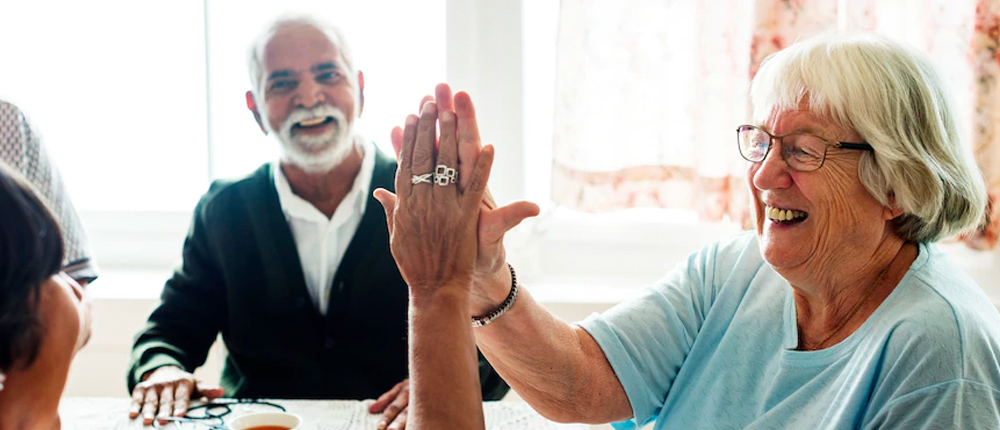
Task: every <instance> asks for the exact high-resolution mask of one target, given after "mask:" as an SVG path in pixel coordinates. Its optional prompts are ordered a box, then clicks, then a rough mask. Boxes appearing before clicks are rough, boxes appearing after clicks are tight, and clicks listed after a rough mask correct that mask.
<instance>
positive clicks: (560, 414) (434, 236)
mask: <svg viewBox="0 0 1000 430" xmlns="http://www.w3.org/2000/svg"><path fill="white" fill-rule="evenodd" d="M460 96H461V97H456V102H455V104H456V113H452V112H450V111H448V110H446V109H439V108H438V106H435V105H434V104H428V105H426V106H425V108H424V110H423V112H422V115H421V117H420V118H419V120H418V119H417V118H416V117H411V118H408V119H407V124H406V129H405V131H403V132H402V133H400V132H399V131H397V132H396V133H394V136H395V140H396V141H397V143H399V144H400V146H401V157H400V160H401V163H400V167H399V169H400V170H399V172H398V175H397V190H398V192H399V195H398V196H394V195H392V194H390V193H388V192H387V191H385V190H380V191H378V192H377V193H376V194H377V197H378V198H379V199H380V201H381V202H382V203H383V205H384V206H385V207H386V210H387V213H389V214H390V217H389V222H390V227H391V228H392V236H391V241H392V249H393V254H394V255H395V256H396V260H397V263H398V264H399V266H400V270H401V271H402V273H403V276H404V278H405V279H406V280H407V281H408V283H409V285H410V287H411V298H412V299H411V305H410V306H411V308H410V310H411V328H410V331H411V337H410V339H411V342H412V343H413V344H412V345H411V386H412V389H413V393H414V396H415V398H414V400H413V402H412V404H411V414H412V418H411V428H416V427H414V426H417V427H419V426H427V427H428V428H437V427H440V425H442V424H443V423H447V422H449V421H450V420H454V419H456V418H455V417H458V416H462V415H461V414H459V413H458V412H460V411H459V409H458V408H461V407H465V406H455V405H456V404H457V403H454V404H453V403H450V401H455V402H458V401H461V398H462V396H463V394H462V393H461V392H457V393H456V392H455V387H459V389H460V390H462V391H464V392H465V394H469V393H473V392H474V389H475V387H476V385H475V384H473V383H472V382H471V381H466V380H467V379H472V378H473V377H474V375H475V373H474V372H473V370H474V369H473V367H472V366H473V365H474V360H472V359H471V358H470V357H473V356H474V355H473V352H474V349H473V340H474V341H475V343H477V344H478V345H479V347H480V349H481V350H482V352H483V353H484V354H485V355H486V356H487V358H488V359H489V360H490V362H491V363H492V364H493V365H494V366H495V368H496V369H497V370H498V371H499V372H500V374H501V375H502V376H503V377H504V379H506V380H507V381H509V382H510V384H511V386H512V387H513V388H514V389H515V390H516V391H517V392H518V394H520V395H521V397H523V398H524V400H525V401H527V402H528V403H529V404H531V405H532V406H533V407H534V408H535V409H536V410H538V411H539V412H540V413H541V414H543V415H545V416H547V417H549V418H551V419H554V420H558V421H568V422H588V423H603V422H610V421H617V423H616V424H615V426H616V427H618V428H637V427H642V426H644V425H646V424H648V423H650V422H655V424H654V428H657V429H723V428H725V429H729V428H753V429H773V428H819V429H854V428H861V429H887V428H892V429H919V428H962V429H987V428H990V429H995V428H1000V362H998V360H1000V316H998V313H997V309H996V308H994V306H993V305H991V304H990V301H989V300H988V299H987V298H986V297H985V295H984V294H983V293H982V292H981V291H980V289H979V287H978V286H977V285H976V284H975V283H974V282H973V281H972V280H971V279H970V278H969V277H968V276H966V275H965V274H964V273H962V271H961V270H959V269H958V268H957V267H956V266H955V265H954V264H953V263H952V262H950V261H949V259H948V257H947V256H946V255H944V254H943V253H942V252H941V251H940V250H938V249H937V248H936V247H935V246H934V245H933V242H935V241H937V240H940V239H942V238H945V237H948V236H951V235H954V234H956V233H959V232H962V231H964V230H966V229H968V228H970V227H973V226H974V225H975V224H976V223H977V222H978V221H979V220H980V218H981V216H982V211H983V208H984V206H985V190H984V184H983V181H982V179H981V177H980V175H979V173H978V172H977V170H976V167H975V165H974V164H973V162H972V161H971V157H970V155H969V154H968V151H967V149H966V148H965V146H964V145H963V142H962V139H961V138H960V133H959V131H958V127H957V125H956V123H957V121H956V116H955V113H954V110H953V108H952V106H951V101H950V100H949V97H948V94H947V92H946V91H945V89H944V86H943V84H942V82H941V79H940V77H939V76H938V74H937V73H936V72H935V70H934V69H933V68H932V67H931V66H930V64H929V62H928V60H927V59H926V58H925V57H924V56H923V55H921V54H919V53H917V52H915V51H913V50H911V49H908V48H905V47H903V46H901V45H899V44H896V43H894V42H890V41H887V40H884V39H881V38H876V37H871V36H865V37H852V38H844V37H836V38H821V39H814V40H811V41H806V42H802V43H798V44H796V45H794V46H792V47H790V48H788V49H786V50H784V51H781V52H779V53H777V54H775V55H773V56H771V57H770V58H769V59H767V60H766V61H765V62H764V64H763V65H762V67H761V69H760V71H759V73H758V74H757V76H756V77H755V78H754V81H753V86H752V90H751V96H752V102H753V113H754V121H755V122H754V123H753V124H749V125H743V126H740V127H738V128H737V133H736V134H737V136H736V137H737V143H738V149H739V151H740V154H741V155H742V156H743V158H745V159H746V160H747V161H748V164H747V174H746V179H747V185H748V186H749V188H750V191H751V193H752V197H753V199H752V200H753V208H754V213H755V214H756V231H754V232H749V233H747V234H743V235H740V236H737V237H735V238H732V239H729V240H725V241H722V242H720V243H714V244H711V245H708V246H706V247H704V248H703V249H701V250H700V251H698V252H696V253H694V254H693V255H691V256H690V257H689V258H688V259H687V261H686V262H684V263H683V264H681V265H680V266H679V267H678V268H676V269H674V270H673V271H672V272H670V273H669V274H668V275H667V276H666V277H664V278H663V279H662V280H660V281H659V282H658V283H657V284H656V285H655V286H654V287H652V288H651V289H649V290H648V292H647V293H646V294H645V295H643V296H642V297H640V298H637V299H634V300H631V301H628V302H625V303H622V304H620V305H618V306H616V307H615V308H613V309H611V310H609V311H607V312H605V313H604V314H601V315H594V316H592V317H590V318H588V319H586V320H585V321H582V322H580V323H577V324H574V325H570V324H566V323H564V322H562V321H560V320H559V319H557V318H555V317H554V316H553V315H552V314H551V313H549V312H548V311H546V310H545V309H544V308H542V307H541V306H540V305H539V304H538V303H537V302H535V301H534V300H533V299H532V297H531V295H530V293H529V292H528V291H527V290H525V289H523V288H521V287H520V286H519V285H518V283H517V282H516V277H515V276H514V271H513V269H512V268H509V267H508V266H507V265H506V264H503V261H504V258H505V257H504V252H503V247H502V245H501V244H500V243H501V242H500V241H499V238H500V237H501V236H502V232H504V231H506V230H507V229H509V228H511V227H512V226H513V225H516V223H517V222H519V221H520V220H521V219H523V218H524V217H526V216H530V215H532V214H533V211H532V210H531V209H533V207H532V208H529V207H527V206H526V205H528V204H526V203H516V204H512V205H510V206H506V207H501V208H497V209H493V208H492V206H491V205H487V206H479V205H476V204H469V201H472V200H475V199H476V198H477V196H478V195H481V193H482V190H481V188H482V184H483V182H484V181H485V179H484V176H486V175H488V173H489V169H488V166H489V164H490V162H491V161H492V158H493V149H492V147H489V146H487V147H485V148H483V149H482V150H481V151H473V150H471V149H470V148H475V147H476V146H478V144H479V142H478V134H477V133H476V131H475V116H474V113H473V112H472V110H471V105H470V104H469V102H468V100H467V96H465V95H464V94H460ZM439 104H441V103H440V100H439ZM439 110H440V111H441V112H438V111H439ZM435 121H440V124H441V139H440V149H439V150H435V147H434V141H435V137H434V132H433V130H434V123H435ZM455 122H457V126H456V125H455V124H454V123H455ZM452 130H457V131H452ZM456 135H457V137H456ZM453 146H457V150H456V149H453V148H452V147H453ZM455 154H457V158H456V155H455ZM455 162H457V164H458V166H460V167H462V166H466V167H465V170H468V171H469V172H468V174H469V175H470V176H471V177H470V178H465V179H464V180H461V175H462V174H463V172H460V174H459V179H460V180H459V181H457V183H450V181H447V180H445V181H435V182H434V183H430V181H426V182H427V183H424V182H425V181H420V180H417V179H415V178H420V177H421V176H420V175H421V174H425V173H427V172H431V171H432V170H433V169H434V167H435V166H436V165H444V166H445V169H443V170H444V171H445V172H448V168H449V167H448V166H451V165H452V164H453V163H455ZM476 163H479V164H478V165H477V164H476ZM474 165H477V168H476V169H475V170H473V169H471V167H468V166H474ZM439 170H440V169H439ZM664 242H665V243H669V238H664ZM665 246H668V245H665ZM466 304H467V305H466ZM469 316H477V317H474V318H473V324H472V325H474V326H478V327H477V328H472V327H470V324H469V322H468V320H467V319H464V318H465V317H469ZM479 316H481V317H479ZM484 324H485V325H484ZM443 337H447V341H445V340H444V339H443ZM459 360H461V361H459ZM456 363H457V364H458V365H459V366H460V367H459V368H458V369H455V368H452V366H455V365H456ZM439 372H448V373H446V374H447V375H451V377H449V378H444V377H442V376H441V373H439ZM445 380H446V381H447V383H445V382H443V381H445ZM462 404H463V405H465V404H467V403H462ZM465 410H466V411H468V410H469V409H468V408H467V409H465ZM471 416H472V417H474V418H476V417H478V415H471ZM467 419H468V418H467ZM479 425H481V424H479ZM463 428H464V427H463Z"/></svg>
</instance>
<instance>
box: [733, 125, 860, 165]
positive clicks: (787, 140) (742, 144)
mask: <svg viewBox="0 0 1000 430" xmlns="http://www.w3.org/2000/svg"><path fill="white" fill-rule="evenodd" d="M775 140H777V141H779V142H781V158H783V159H784V160H785V162H786V163H788V166H789V167H791V168H793V169H795V170H799V171H803V172H810V171H813V170H816V169H819V168H820V167H823V162H824V161H826V150H827V149H829V148H830V147H831V146H832V147H834V148H843V149H856V150H859V151H874V150H875V149H874V148H872V146H871V145H869V144H867V143H850V142H837V141H830V140H826V139H823V138H821V137H819V136H815V135H812V134H809V133H791V134H786V135H784V136H775V135H773V134H771V133H768V132H766V131H764V130H761V129H760V128H758V127H755V126H752V125H741V126H739V127H737V128H736V143H737V144H739V148H740V155H742V156H743V158H745V159H746V160H747V161H749V162H751V163H759V162H761V161H764V158H766V157H767V153H768V152H770V151H771V146H772V143H773V142H774V141H775Z"/></svg>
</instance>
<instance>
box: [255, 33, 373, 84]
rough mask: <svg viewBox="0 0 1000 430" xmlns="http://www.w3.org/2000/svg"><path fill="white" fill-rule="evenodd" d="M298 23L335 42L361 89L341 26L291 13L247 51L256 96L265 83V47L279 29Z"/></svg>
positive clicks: (354, 82) (348, 75)
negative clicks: (317, 31) (319, 32)
mask: <svg viewBox="0 0 1000 430" xmlns="http://www.w3.org/2000/svg"><path fill="white" fill-rule="evenodd" d="M296 25H300V26H308V27H312V28H315V29H317V30H319V31H321V32H322V33H323V34H325V35H326V37H327V38H328V39H330V43H333V45H334V46H336V47H337V48H338V50H339V51H340V59H341V60H342V61H343V62H344V66H345V67H347V80H348V81H349V82H350V83H351V85H352V86H353V87H354V88H355V90H356V91H360V89H359V88H358V85H357V84H358V82H357V79H358V76H357V73H356V71H355V69H354V56H353V55H352V54H351V48H350V46H349V45H348V44H347V38H346V37H344V33H343V32H342V31H341V30H340V28H338V27H337V26H335V25H333V24H330V23H327V22H323V21H321V20H319V19H317V18H314V17H312V16H308V15H298V14H289V15H283V16H281V17H279V18H278V19H276V20H274V22H272V23H271V24H270V25H268V26H267V27H266V28H265V30H264V31H262V32H261V33H260V35H258V36H257V37H256V38H255V39H254V40H253V42H252V43H251V44H250V49H249V51H248V53H247V70H248V71H249V72H250V91H251V92H252V93H253V95H254V97H255V98H257V97H260V94H261V93H260V90H261V88H263V85H264V48H265V47H266V46H267V43H268V42H270V41H271V37H273V36H274V34H275V33H276V32H277V31H278V30H280V29H281V28H283V27H288V26H296Z"/></svg>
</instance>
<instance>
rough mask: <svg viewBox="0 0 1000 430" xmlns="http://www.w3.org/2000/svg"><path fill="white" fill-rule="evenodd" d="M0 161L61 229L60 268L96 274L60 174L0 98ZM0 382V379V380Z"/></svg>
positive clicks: (79, 275) (77, 275) (76, 274)
mask: <svg viewBox="0 0 1000 430" xmlns="http://www.w3.org/2000/svg"><path fill="white" fill-rule="evenodd" d="M0 162H2V163H6V164H7V165H9V166H10V167H11V168H12V169H13V170H14V171H17V172H20V173H21V175H22V176H24V178H25V179H27V180H28V182H30V183H31V185H32V186H33V187H35V191H36V192H37V193H38V194H39V197H41V199H42V200H43V201H45V202H46V203H47V204H48V206H49V210H51V211H52V214H53V215H55V218H56V221H58V222H59V226H60V227H61V228H62V230H63V242H64V243H65V248H66V255H65V261H64V265H63V266H64V268H63V270H64V271H65V272H66V273H67V274H68V275H69V276H71V277H73V278H74V279H77V280H85V281H92V280H94V279H96V278H97V264H96V262H95V261H94V259H93V258H91V252H90V248H89V247H88V243H87V235H86V233H85V232H84V230H83V224H82V223H81V222H80V218H79V216H78V215H77V213H76V209H74V208H73V203H72V202H71V201H70V199H69V195H68V194H66V189H65V188H64V187H63V183H62V178H61V177H60V176H59V171H58V170H57V169H56V167H55V165H53V164H52V160H51V159H50V158H49V156H48V153H47V152H46V151H45V148H43V147H42V142H41V139H40V138H39V136H38V134H37V133H36V132H35V131H34V130H32V129H31V125H30V124H28V121H27V120H26V119H25V117H24V114H23V113H22V112H21V110H20V109H18V108H17V106H14V105H12V104H10V103H7V102H4V101H2V100H0ZM0 383H2V382H0Z"/></svg>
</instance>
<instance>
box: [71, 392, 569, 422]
mask: <svg viewBox="0 0 1000 430" xmlns="http://www.w3.org/2000/svg"><path fill="white" fill-rule="evenodd" d="M272 402H274V403H277V404H279V405H282V406H284V407H285V408H286V409H287V410H288V412H290V413H293V414H296V415H299V416H301V417H302V420H303V426H302V430H375V428H376V425H377V423H378V419H379V415H371V414H369V413H368V405H370V404H371V403H372V401H371V400H367V401H351V400H273V401H272ZM128 407H129V399H126V398H110V397H67V398H64V399H63V400H62V404H61V405H60V407H59V412H60V417H61V418H62V423H63V429H65V430H118V429H136V430H138V429H142V428H144V427H143V426H142V421H141V420H138V419H137V420H130V419H128ZM232 409H233V413H232V414H230V415H228V416H226V422H228V421H229V420H231V419H233V418H235V417H236V416H238V415H239V414H241V413H249V412H264V411H274V410H276V409H274V408H271V407H268V406H261V405H235V406H233V407H232ZM483 411H484V415H485V418H486V428H487V429H488V430H549V429H551V430H586V429H587V428H588V427H587V426H586V425H567V424H556V423H553V422H551V421H549V420H546V419H545V418H542V416H541V415H538V413H537V412H535V411H534V410H533V409H531V407H529V406H528V405H527V404H525V403H523V402H485V403H483ZM145 428H147V429H149V428H150V427H145ZM166 428H168V429H170V428H173V429H176V428H177V427H175V426H167V427H166ZM185 428H200V429H205V427H191V426H187V427H185Z"/></svg>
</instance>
